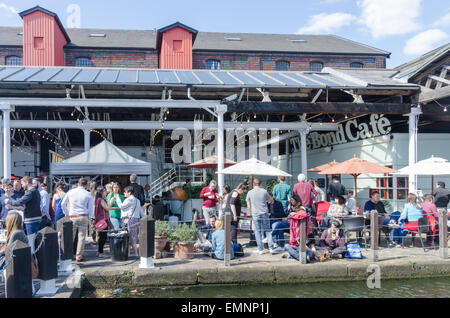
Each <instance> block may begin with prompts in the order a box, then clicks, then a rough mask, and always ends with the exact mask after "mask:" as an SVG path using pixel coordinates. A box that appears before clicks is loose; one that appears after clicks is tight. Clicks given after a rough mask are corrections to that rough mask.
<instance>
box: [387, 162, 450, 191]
mask: <svg viewBox="0 0 450 318" xmlns="http://www.w3.org/2000/svg"><path fill="white" fill-rule="evenodd" d="M410 173H412V174H415V175H423V176H431V191H432V192H433V190H434V189H433V188H434V176H437V175H450V162H449V161H448V160H446V159H444V158H440V157H434V156H431V157H430V158H428V159H424V160H420V161H417V162H416V163H414V164H412V165H410V166H406V167H404V168H402V169H399V171H398V172H396V173H393V174H395V175H409V174H410Z"/></svg>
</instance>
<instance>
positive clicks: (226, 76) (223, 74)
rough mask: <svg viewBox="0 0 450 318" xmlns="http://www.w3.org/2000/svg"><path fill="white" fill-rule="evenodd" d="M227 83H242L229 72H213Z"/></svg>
mask: <svg viewBox="0 0 450 318" xmlns="http://www.w3.org/2000/svg"><path fill="white" fill-rule="evenodd" d="M212 73H213V74H214V76H216V77H217V78H218V79H220V80H221V81H222V82H223V83H224V84H225V85H242V84H241V83H240V82H239V81H237V80H236V79H234V78H233V77H231V76H230V74H228V73H227V72H212Z"/></svg>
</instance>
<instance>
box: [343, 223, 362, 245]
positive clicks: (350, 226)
mask: <svg viewBox="0 0 450 318" xmlns="http://www.w3.org/2000/svg"><path fill="white" fill-rule="evenodd" d="M342 229H343V230H344V235H345V241H346V242H347V241H348V240H349V238H348V233H349V232H357V233H362V232H364V230H365V224H364V217H363V216H347V217H343V218H342ZM356 240H357V241H359V239H358V234H357V238H356ZM366 245H367V244H366Z"/></svg>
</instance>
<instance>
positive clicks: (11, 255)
mask: <svg viewBox="0 0 450 318" xmlns="http://www.w3.org/2000/svg"><path fill="white" fill-rule="evenodd" d="M5 260H6V265H7V266H6V269H5V283H6V286H5V290H6V298H31V297H32V296H33V279H32V276H31V247H30V246H29V245H28V244H25V243H24V242H22V241H19V240H17V241H15V242H13V243H12V244H10V245H8V247H6V250H5Z"/></svg>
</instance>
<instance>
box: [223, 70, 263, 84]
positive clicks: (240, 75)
mask: <svg viewBox="0 0 450 318" xmlns="http://www.w3.org/2000/svg"><path fill="white" fill-rule="evenodd" d="M230 74H231V75H233V76H234V77H236V78H237V79H239V80H240V81H242V82H243V83H244V85H262V84H261V83H260V82H258V81H256V80H254V79H253V78H251V77H248V76H247V75H246V74H245V73H242V72H230Z"/></svg>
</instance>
